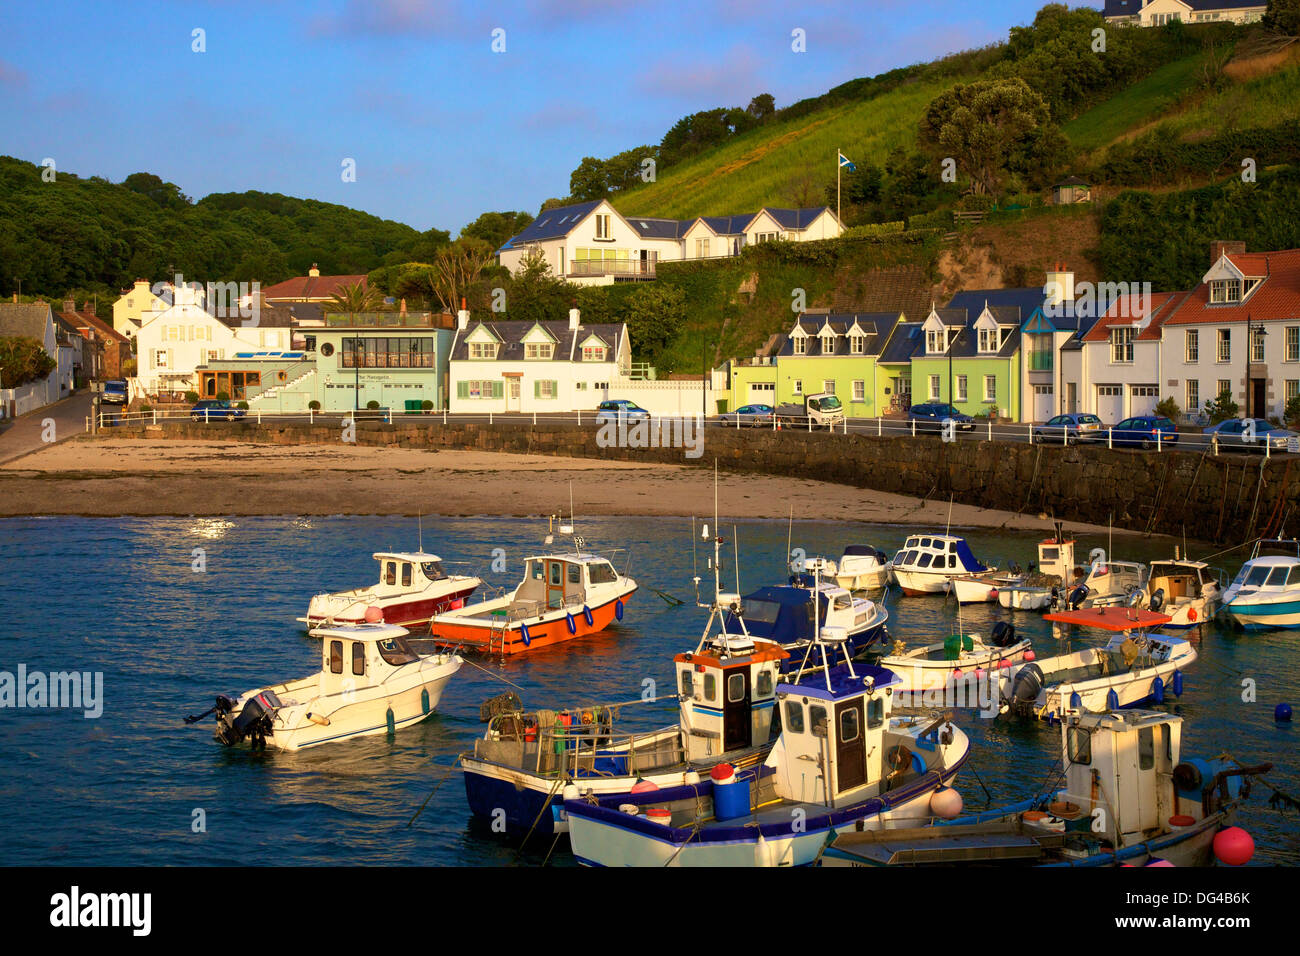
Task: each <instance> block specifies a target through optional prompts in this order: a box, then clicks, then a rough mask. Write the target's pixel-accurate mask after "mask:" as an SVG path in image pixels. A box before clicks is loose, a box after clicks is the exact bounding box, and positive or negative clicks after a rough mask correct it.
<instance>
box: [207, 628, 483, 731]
mask: <svg viewBox="0 0 1300 956" xmlns="http://www.w3.org/2000/svg"><path fill="white" fill-rule="evenodd" d="M310 633H311V635H312V636H313V637H318V638H320V640H321V643H322V645H323V654H322V660H323V666H322V667H321V670H320V671H319V673H316V674H312V675H311V676H309V677H304V678H302V679H300V680H294V681H288V682H286V683H283V684H273V685H271V686H270V687H259V688H257V689H256V690H250V691H248V692H247V693H244V694H241V695H239V696H238V697H230V696H227V695H224V694H223V695H219V696H218V697H217V702H216V706H214V707H213V708H212V709H211V710H209V711H208V712H207V714H203V715H201V716H199V717H190V718H186V722H187V723H194V722H196V721H198V720H201V719H202V718H203V717H206V716H207V715H208V714H212V713H215V714H216V719H217V728H216V732H215V734H214V736H215V738H216V739H217V740H218V741H220V742H221V743H223V744H225V745H226V746H229V747H233V746H237V745H239V744H245V743H246V744H248V745H249V746H251V747H253V748H254V749H264V748H265V747H268V746H270V747H275V748H277V749H279V750H301V749H303V748H304V747H315V746H318V745H319V744H324V743H333V742H336V741H340V740H347V739H349V738H351V737H364V736H368V735H371V734H382V733H393V732H394V731H396V730H399V729H400V728H402V727H407V726H410V725H411V724H415V723H418V722H420V721H422V720H424V719H425V718H427V717H428V716H429V715H430V714H432V713H433V711H434V709H435V708H436V707H437V706H438V701H439V700H440V699H441V697H442V691H443V687H444V686H445V685H446V683H447V681H449V680H451V677H452V675H453V674H455V673H456V671H458V670H459V669H460V665H461V659H460V657H458V656H457V655H455V654H443V653H439V654H427V655H421V654H417V653H416V652H415V651H414V650H412V649H411V646H410V644H408V643H407V641H406V636H407V634H408V632H407V630H406V629H405V628H402V627H397V626H395V625H392V624H344V625H338V626H336V627H320V628H315V629H313V630H312V631H311V632H310Z"/></svg>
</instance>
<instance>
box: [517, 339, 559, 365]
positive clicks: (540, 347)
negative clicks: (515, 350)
mask: <svg viewBox="0 0 1300 956" xmlns="http://www.w3.org/2000/svg"><path fill="white" fill-rule="evenodd" d="M554 354H555V346H554V345H552V344H551V343H550V342H529V343H528V344H527V345H525V346H524V358H525V359H529V360H536V359H545V360H548V361H549V360H550V358H551V356H552V355H554Z"/></svg>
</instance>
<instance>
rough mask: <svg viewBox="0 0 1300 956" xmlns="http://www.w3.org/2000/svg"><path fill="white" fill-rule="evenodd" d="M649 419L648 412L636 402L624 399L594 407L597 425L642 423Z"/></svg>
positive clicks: (612, 400) (611, 400) (616, 399)
mask: <svg viewBox="0 0 1300 956" xmlns="http://www.w3.org/2000/svg"><path fill="white" fill-rule="evenodd" d="M649 417H650V413H649V412H647V411H646V410H645V409H644V408H642V407H641V406H640V405H638V404H637V403H636V402H630V401H628V400H627V399H626V398H613V399H610V400H609V401H608V402H601V403H600V404H599V405H598V406H596V424H597V425H608V424H610V423H617V422H619V421H624V422H636V421H643V420H644V419H647V418H649Z"/></svg>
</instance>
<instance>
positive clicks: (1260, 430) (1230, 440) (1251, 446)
mask: <svg viewBox="0 0 1300 956" xmlns="http://www.w3.org/2000/svg"><path fill="white" fill-rule="evenodd" d="M1205 435H1206V440H1207V441H1209V440H1210V436H1215V437H1217V438H1218V440H1219V447H1220V448H1225V449H1227V448H1239V449H1241V450H1242V451H1259V452H1262V451H1263V450H1264V446H1265V444H1266V443H1267V445H1268V448H1269V450H1270V451H1286V448H1287V443H1288V442H1289V441H1290V439H1292V438H1300V432H1293V431H1291V429H1289V428H1278V427H1277V426H1276V425H1273V424H1270V423H1269V422H1267V421H1265V420H1264V419H1262V418H1229V419H1227V420H1226V421H1222V422H1219V424H1217V425H1212V426H1211V427H1209V428H1207V429H1205Z"/></svg>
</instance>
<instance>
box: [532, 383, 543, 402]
mask: <svg viewBox="0 0 1300 956" xmlns="http://www.w3.org/2000/svg"><path fill="white" fill-rule="evenodd" d="M541 397H542V383H541V381H540V380H539V379H533V398H541Z"/></svg>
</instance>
